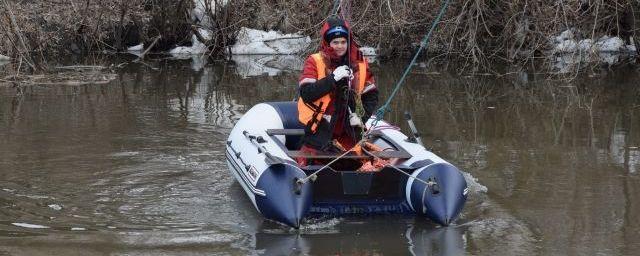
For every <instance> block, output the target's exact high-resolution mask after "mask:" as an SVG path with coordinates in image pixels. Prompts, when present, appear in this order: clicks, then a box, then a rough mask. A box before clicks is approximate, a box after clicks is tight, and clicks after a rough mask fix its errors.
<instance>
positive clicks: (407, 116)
mask: <svg viewBox="0 0 640 256" xmlns="http://www.w3.org/2000/svg"><path fill="white" fill-rule="evenodd" d="M404 118H405V119H406V120H407V123H408V124H409V129H410V130H411V134H412V135H413V137H412V138H408V139H407V141H409V142H415V143H418V144H420V146H423V147H424V144H422V139H421V138H420V132H418V129H417V128H416V125H415V124H414V123H413V118H411V113H409V111H405V112H404Z"/></svg>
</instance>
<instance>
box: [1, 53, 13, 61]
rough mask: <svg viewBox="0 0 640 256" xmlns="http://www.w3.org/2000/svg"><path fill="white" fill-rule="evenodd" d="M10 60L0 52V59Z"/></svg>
mask: <svg viewBox="0 0 640 256" xmlns="http://www.w3.org/2000/svg"><path fill="white" fill-rule="evenodd" d="M10 60H11V58H9V57H7V56H4V55H2V54H0V61H10Z"/></svg>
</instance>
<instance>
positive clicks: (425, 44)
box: [371, 0, 450, 127]
mask: <svg viewBox="0 0 640 256" xmlns="http://www.w3.org/2000/svg"><path fill="white" fill-rule="evenodd" d="M449 1H450V0H445V1H444V3H443V4H442V7H441V8H440V13H438V16H437V17H436V19H435V20H434V21H433V24H431V29H429V33H427V34H426V35H425V36H424V38H423V39H422V41H421V42H420V48H418V51H417V52H416V54H415V55H413V59H412V60H411V62H410V63H409V66H407V68H406V69H405V70H404V73H403V74H402V77H400V80H399V81H398V83H397V84H396V86H395V88H394V89H393V92H392V93H391V96H389V98H388V99H387V101H386V102H385V104H384V105H382V107H380V108H379V109H378V111H376V119H375V120H374V121H373V123H372V125H371V127H375V126H376V124H377V123H378V121H380V120H382V118H383V117H384V114H385V112H387V111H388V110H387V108H389V104H390V103H391V100H392V99H393V97H395V96H396V94H397V93H398V91H399V90H400V87H402V83H403V82H404V79H405V78H406V77H407V75H408V74H409V71H410V70H411V68H412V67H413V65H415V63H416V60H417V59H418V56H419V55H420V52H421V51H422V49H423V48H426V47H428V46H429V39H431V34H432V33H433V30H434V29H435V28H436V26H437V25H438V23H440V19H442V16H444V13H445V12H446V10H447V8H448V7H449Z"/></svg>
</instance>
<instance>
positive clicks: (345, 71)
mask: <svg viewBox="0 0 640 256" xmlns="http://www.w3.org/2000/svg"><path fill="white" fill-rule="evenodd" d="M320 35H321V36H322V40H321V43H320V47H319V48H320V49H319V52H317V53H314V54H312V55H311V56H309V57H308V58H307V59H306V61H305V63H304V67H303V70H302V75H301V76H300V79H299V95H300V98H299V99H298V119H299V121H300V122H301V123H302V124H304V125H305V134H304V136H303V138H302V143H303V145H302V148H301V149H300V151H301V152H302V153H304V154H306V155H314V154H317V153H318V152H319V151H321V152H334V153H338V152H344V151H345V150H349V149H351V148H352V147H354V146H356V143H357V142H358V141H359V140H360V137H361V136H362V135H361V134H362V130H363V129H364V125H363V123H364V122H366V121H367V120H368V119H369V117H370V116H371V114H372V113H373V112H374V111H375V109H376V106H377V104H378V90H377V88H376V85H375V80H374V77H373V74H372V73H371V72H370V70H369V68H368V63H367V60H366V59H365V58H363V56H362V53H361V52H360V50H359V46H358V44H357V43H356V42H355V41H354V40H353V33H352V32H351V31H350V28H349V24H347V23H346V22H345V21H344V20H342V19H339V18H336V17H330V18H328V19H327V21H326V22H325V23H324V25H323V26H322V29H321V31H320ZM296 160H297V161H298V164H300V166H306V165H307V164H308V163H307V158H306V157H299V158H298V159H296Z"/></svg>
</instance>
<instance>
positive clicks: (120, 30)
mask: <svg viewBox="0 0 640 256" xmlns="http://www.w3.org/2000/svg"><path fill="white" fill-rule="evenodd" d="M443 1H444V0H438V1H435V0H429V1H405V0H371V1H342V2H343V5H342V8H341V10H347V11H348V12H346V13H342V15H344V16H346V17H348V19H349V20H350V21H351V23H352V26H353V30H354V33H355V34H356V36H357V40H358V41H359V42H360V43H361V44H362V45H367V46H373V47H375V48H377V49H378V51H379V53H380V54H381V55H382V56H383V57H396V56H407V55H410V54H412V53H413V52H415V50H416V48H417V47H418V45H419V42H420V41H421V39H422V38H423V36H424V35H425V34H426V33H427V31H428V30H429V28H430V26H431V24H432V22H433V21H434V19H435V17H436V15H437V14H438V12H439V10H440V8H441V4H442V3H443ZM207 2H209V1H207ZM214 2H215V3H216V7H217V8H215V9H213V10H212V11H210V12H208V13H207V15H208V16H209V18H210V20H211V22H210V24H207V25H206V26H207V28H208V29H209V30H211V31H213V38H212V39H211V40H204V39H202V38H201V37H200V38H201V39H202V41H206V43H207V44H208V45H209V46H210V50H211V54H212V55H216V56H220V55H223V54H224V53H225V51H224V49H225V48H226V47H227V46H229V45H231V44H233V43H234V36H235V35H236V33H237V31H238V30H239V29H240V28H241V27H243V26H244V27H251V28H257V29H263V30H279V31H282V32H285V33H302V34H304V35H309V36H311V37H312V38H314V39H316V40H317V39H318V38H319V35H318V34H317V33H318V30H319V29H320V27H321V25H322V22H323V21H324V20H325V19H326V18H327V17H328V16H329V15H330V13H331V10H332V8H333V4H334V1H314V0H301V1H288V0H232V1H229V3H228V4H226V5H224V7H220V6H222V5H221V2H222V0H214ZM209 3H210V2H209ZM0 6H2V7H6V8H8V9H11V10H13V13H14V14H15V15H14V16H15V19H16V23H17V24H18V26H17V27H18V28H17V29H16V28H15V27H16V26H12V24H11V19H10V15H9V14H8V13H7V12H3V13H0V27H2V29H0V38H2V39H0V46H1V47H2V49H0V54H5V55H10V56H16V55H19V54H23V55H24V54H26V53H31V54H34V53H35V54H36V55H41V56H50V55H51V54H52V53H58V52H63V53H66V52H69V49H71V50H75V51H97V50H104V49H107V50H122V49H124V47H126V46H129V45H130V44H133V43H134V41H145V42H147V43H148V42H150V41H151V40H153V39H154V38H155V37H156V36H159V35H160V36H161V38H162V39H161V41H160V42H159V44H158V45H157V46H156V47H155V49H154V50H156V51H162V50H167V49H169V48H171V47H173V46H175V45H188V44H189V43H190V40H191V35H192V33H193V31H195V30H194V29H193V28H194V26H196V25H197V24H196V23H194V22H192V21H191V16H190V11H191V10H192V9H193V7H194V6H193V1H192V0H177V1H166V0H104V1H87V0H70V1H54V0H44V1H27V0H23V1H15V0H14V1H11V0H0ZM639 11H640V2H638V1H634V0H612V1H609V0H562V1H541V0H538V1H531V0H514V1H498V0H463V1H451V4H450V7H449V9H448V10H447V12H446V14H445V15H444V17H443V19H442V21H441V24H440V25H439V26H438V27H437V29H436V31H435V33H434V34H433V37H432V38H431V42H430V46H429V49H427V50H428V51H429V54H425V56H428V57H433V56H441V57H446V59H452V58H462V59H463V60H465V61H466V63H467V64H468V65H467V66H468V67H477V66H490V65H486V64H487V63H489V62H492V61H495V60H502V61H506V62H510V63H513V64H517V65H523V64H524V63H528V62H529V61H531V60H532V59H534V58H536V57H541V56H548V55H549V54H550V50H551V49H552V47H553V46H552V45H551V44H550V39H551V38H553V37H554V36H556V35H558V34H559V33H561V32H562V31H565V30H567V29H573V30H574V32H575V35H576V37H578V38H577V39H582V38H592V39H594V40H595V39H598V38H599V37H601V36H603V35H609V36H620V37H621V38H623V39H624V40H626V41H627V42H628V43H631V41H632V40H631V38H636V40H635V41H638V40H637V35H636V31H637V30H638V25H640V24H639V23H638V21H637V20H636V18H635V17H636V16H637V14H639ZM18 31H20V32H21V33H22V37H20V35H19V34H20V33H18ZM196 36H200V35H198V34H197V33H196ZM21 38H22V39H23V41H24V42H25V45H24V46H22V44H21ZM316 42H317V41H316ZM135 43H137V42H135ZM69 46H71V47H69ZM311 48H314V47H311ZM311 50H313V49H311Z"/></svg>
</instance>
